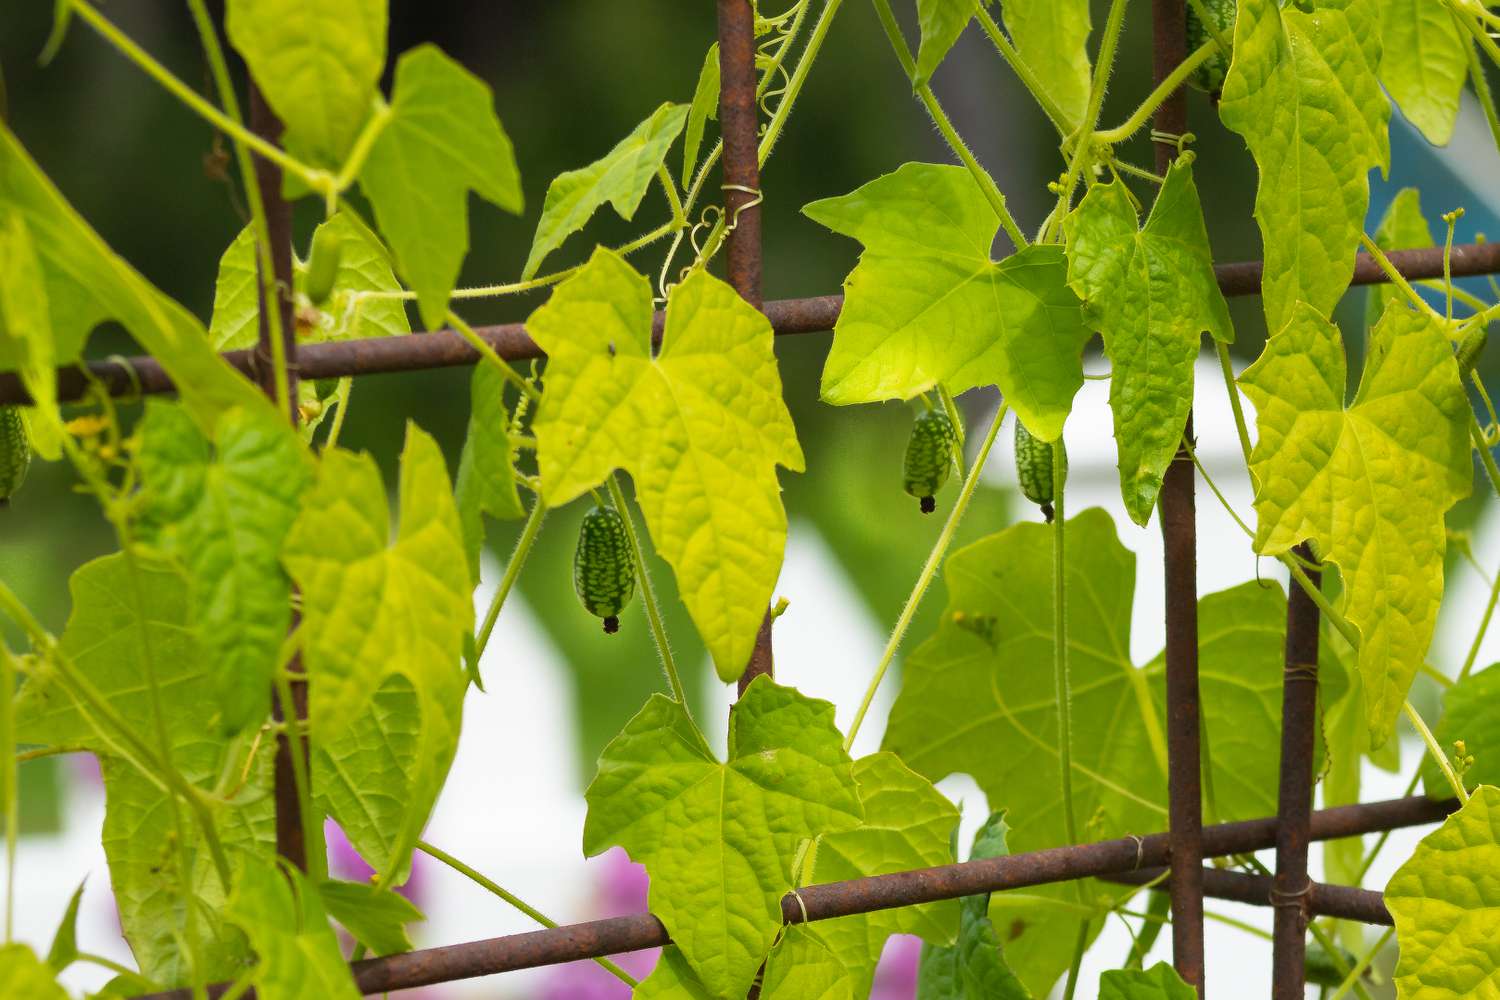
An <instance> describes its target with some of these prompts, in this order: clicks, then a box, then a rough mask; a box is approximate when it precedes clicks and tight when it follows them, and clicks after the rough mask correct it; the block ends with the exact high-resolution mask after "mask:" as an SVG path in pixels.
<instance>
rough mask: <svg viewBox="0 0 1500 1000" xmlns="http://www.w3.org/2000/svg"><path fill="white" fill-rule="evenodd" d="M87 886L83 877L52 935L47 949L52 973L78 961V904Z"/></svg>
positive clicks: (86, 880)
mask: <svg viewBox="0 0 1500 1000" xmlns="http://www.w3.org/2000/svg"><path fill="white" fill-rule="evenodd" d="M87 884H88V878H87V877H85V878H84V880H83V881H82V882H79V883H78V888H77V889H74V890H73V896H72V898H70V899H69V900H68V908H67V909H66V910H64V911H63V918H62V923H60V924H58V925H57V933H56V934H54V935H52V947H51V948H49V949H47V964H48V965H49V966H51V967H52V971H53V972H61V971H62V970H64V969H66V968H67V967H68V966H70V965H72V964H73V963H74V962H75V961H77V959H78V904H79V903H81V902H82V901H83V887H84V886H85V885H87Z"/></svg>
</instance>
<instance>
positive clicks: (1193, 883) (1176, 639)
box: [1151, 0, 1204, 997]
mask: <svg viewBox="0 0 1500 1000" xmlns="http://www.w3.org/2000/svg"><path fill="white" fill-rule="evenodd" d="M1186 16H1187V15H1186V11H1185V9H1184V3H1183V0H1152V3H1151V28H1152V41H1153V49H1152V52H1153V56H1152V68H1151V73H1152V80H1153V82H1155V83H1158V84H1159V83H1161V81H1162V80H1164V79H1165V78H1166V77H1167V76H1169V75H1171V73H1172V71H1173V70H1174V69H1176V68H1177V67H1178V66H1179V65H1181V63H1182V61H1183V59H1184V58H1186V56H1187V33H1186V32H1187V21H1186ZM1186 98H1187V95H1186V94H1185V93H1184V92H1183V90H1182V88H1180V87H1179V88H1178V89H1177V90H1176V91H1175V92H1174V93H1173V94H1172V96H1170V97H1168V98H1167V99H1166V100H1165V101H1163V102H1162V104H1161V106H1160V107H1158V108H1157V109H1156V117H1155V129H1156V131H1157V132H1160V133H1164V134H1165V135H1169V136H1178V135H1182V134H1184V133H1185V132H1187V99H1186ZM1155 145H1156V172H1157V173H1159V174H1165V173H1166V172H1167V170H1168V169H1170V168H1171V166H1172V161H1173V160H1174V159H1175V158H1176V155H1177V147H1176V145H1175V144H1172V143H1169V142H1164V141H1162V140H1161V139H1158V140H1157V141H1156V144H1155ZM1183 437H1184V440H1185V441H1190V440H1192V438H1193V414H1192V411H1191V410H1189V411H1188V417H1187V424H1186V426H1185V427H1184V428H1183ZM1193 490H1194V482H1193V462H1192V457H1191V456H1190V455H1189V454H1188V451H1187V448H1186V447H1185V446H1179V448H1178V449H1177V454H1176V456H1175V457H1174V458H1173V460H1172V463H1171V464H1170V465H1169V466H1168V467H1167V472H1166V475H1165V476H1164V477H1163V478H1162V486H1161V494H1160V504H1161V534H1162V542H1163V548H1162V559H1163V569H1164V576H1165V581H1166V598H1167V603H1166V627H1167V648H1166V674H1167V828H1168V832H1169V834H1170V836H1171V838H1172V856H1171V861H1170V866H1171V869H1172V879H1171V889H1170V896H1171V899H1172V964H1173V965H1174V966H1175V967H1176V968H1177V972H1178V974H1179V975H1181V976H1182V978H1183V981H1184V982H1186V983H1187V984H1188V985H1189V986H1192V987H1193V988H1195V989H1196V990H1197V991H1198V995H1199V996H1200V997H1202V996H1203V995H1204V971H1203V766H1202V762H1201V758H1200V754H1201V749H1202V748H1201V729H1200V726H1201V720H1200V717H1199V703H1198V526H1197V511H1196V502H1195V499H1194V496H1193Z"/></svg>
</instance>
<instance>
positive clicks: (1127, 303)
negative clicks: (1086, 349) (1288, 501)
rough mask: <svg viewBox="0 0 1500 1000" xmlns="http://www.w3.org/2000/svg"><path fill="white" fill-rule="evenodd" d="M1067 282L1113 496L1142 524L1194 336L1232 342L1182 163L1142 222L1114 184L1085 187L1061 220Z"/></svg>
mask: <svg viewBox="0 0 1500 1000" xmlns="http://www.w3.org/2000/svg"><path fill="white" fill-rule="evenodd" d="M1063 227H1064V230H1065V232H1066V233H1067V238H1068V280H1069V282H1070V283H1071V284H1072V286H1073V288H1074V290H1075V291H1077V292H1078V294H1079V295H1080V296H1081V297H1082V298H1083V300H1084V312H1085V315H1087V316H1088V318H1089V320H1090V322H1091V323H1092V324H1093V325H1094V328H1095V329H1097V330H1098V331H1099V332H1100V333H1101V334H1103V335H1104V348H1105V351H1107V352H1108V354H1109V359H1110V363H1111V365H1112V372H1111V376H1110V383H1109V405H1110V409H1111V410H1113V411H1114V417H1115V443H1116V445H1117V446H1118V448H1119V452H1120V463H1119V468H1120V493H1121V495H1122V496H1123V497H1124V500H1125V509H1126V510H1127V511H1128V512H1129V514H1130V518H1131V520H1133V521H1135V522H1136V523H1137V524H1140V525H1144V524H1145V523H1146V522H1147V521H1148V520H1150V518H1151V512H1152V510H1153V509H1155V507H1156V496H1157V494H1158V493H1159V492H1160V491H1161V482H1162V477H1163V476H1164V475H1165V474H1166V471H1167V466H1168V465H1170V464H1171V462H1172V458H1173V456H1175V455H1176V454H1177V449H1178V446H1179V445H1180V444H1181V443H1182V433H1183V430H1184V429H1185V427H1186V425H1187V418H1188V414H1189V413H1191V412H1192V407H1193V363H1194V362H1195V361H1196V360H1197V357H1198V351H1199V347H1200V345H1201V336H1202V334H1203V333H1204V332H1207V333H1210V334H1212V335H1213V337H1214V339H1216V340H1218V341H1221V342H1223V343H1229V342H1231V341H1233V340H1234V328H1233V326H1232V325H1231V324H1230V321H1229V306H1228V304H1227V303H1226V302H1225V301H1224V295H1223V293H1222V292H1220V291H1219V285H1218V281H1217V280H1216V279H1215V277H1214V267H1213V255H1212V253H1211V252H1210V251H1209V246H1208V231H1207V230H1206V229H1205V228H1204V225H1203V206H1202V205H1201V204H1200V203H1199V200H1198V188H1197V186H1196V185H1195V184H1194V183H1193V168H1192V161H1191V160H1189V159H1187V158H1183V159H1180V160H1178V161H1176V163H1174V164H1173V165H1172V166H1171V167H1170V168H1169V169H1168V170H1167V178H1166V182H1165V183H1164V184H1163V185H1162V187H1161V190H1160V192H1159V193H1158V194H1157V196H1156V202H1155V203H1154V204H1153V205H1152V206H1151V214H1150V215H1149V216H1148V217H1147V218H1146V224H1145V225H1144V226H1143V227H1141V228H1140V229H1139V230H1137V229H1136V208H1135V201H1134V199H1133V197H1132V196H1131V194H1130V193H1129V192H1128V191H1127V190H1126V189H1125V184H1124V182H1123V181H1120V180H1118V179H1117V180H1113V181H1110V182H1109V183H1108V184H1095V185H1094V186H1093V187H1092V188H1090V189H1089V192H1088V194H1087V195H1086V196H1084V199H1083V201H1082V202H1080V203H1079V205H1078V207H1077V208H1075V209H1074V210H1073V211H1072V212H1071V213H1070V214H1069V215H1068V217H1067V218H1066V219H1065V220H1064V222H1063Z"/></svg>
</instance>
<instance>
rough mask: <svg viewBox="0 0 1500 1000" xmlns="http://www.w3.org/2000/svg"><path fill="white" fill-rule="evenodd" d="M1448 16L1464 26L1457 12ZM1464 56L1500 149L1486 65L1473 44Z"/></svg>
mask: <svg viewBox="0 0 1500 1000" xmlns="http://www.w3.org/2000/svg"><path fill="white" fill-rule="evenodd" d="M1448 14H1449V16H1450V17H1452V18H1453V19H1454V20H1455V21H1457V22H1459V24H1460V26H1464V25H1463V18H1462V17H1461V16H1460V15H1459V13H1458V12H1457V11H1455V10H1453V9H1451V8H1450V9H1449V11H1448ZM1464 27H1466V26H1464ZM1466 30H1467V29H1466ZM1464 55H1465V56H1466V57H1467V58H1468V62H1469V82H1470V83H1472V84H1473V85H1474V94H1475V96H1477V97H1478V98H1479V106H1480V107H1481V108H1483V109H1484V120H1485V121H1486V122H1488V123H1489V126H1490V138H1492V139H1493V140H1494V141H1495V148H1496V149H1500V113H1497V112H1496V110H1495V95H1494V93H1493V92H1492V91H1491V90H1490V81H1489V79H1488V77H1487V75H1486V74H1485V70H1484V64H1483V63H1481V62H1480V61H1479V53H1478V51H1476V50H1475V48H1474V43H1473V42H1470V43H1469V44H1467V45H1465V46H1464Z"/></svg>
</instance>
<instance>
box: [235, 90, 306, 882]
mask: <svg viewBox="0 0 1500 1000" xmlns="http://www.w3.org/2000/svg"><path fill="white" fill-rule="evenodd" d="M250 128H251V129H252V130H253V131H254V132H255V134H256V135H259V136H260V137H261V138H263V139H268V140H270V141H271V142H277V141H279V140H280V138H281V121H280V120H279V119H278V118H277V117H276V114H275V112H273V111H272V110H271V107H270V105H268V104H267V103H266V99H265V97H264V96H263V95H262V94H261V92H260V88H259V87H257V86H256V85H255V84H254V83H253V82H252V83H251V84H250ZM255 186H256V187H257V188H258V189H259V192H260V200H261V203H262V205H263V206H264V210H265V215H266V229H267V236H268V237H269V239H270V243H271V270H272V272H273V274H274V276H275V279H276V293H277V294H276V301H275V303H274V306H273V305H272V304H271V303H267V302H266V297H265V291H264V286H263V285H261V286H260V287H261V291H260V295H259V302H260V320H259V323H260V327H259V329H260V334H259V339H258V342H257V344H256V347H255V350H254V351H253V352H252V357H253V358H254V371H255V374H256V381H257V382H258V383H259V385H260V387H261V389H262V390H263V391H264V392H265V394H266V395H267V396H270V397H271V399H272V400H275V399H276V398H277V391H278V389H279V388H280V387H279V386H278V385H277V384H276V382H277V372H276V366H275V364H274V363H273V361H272V359H273V358H274V356H275V355H274V354H273V353H272V347H273V344H272V340H271V322H270V309H271V308H275V310H276V313H277V316H278V318H279V321H280V327H281V329H280V333H281V344H282V349H283V350H284V351H285V355H284V356H285V358H286V386H285V392H286V398H287V406H288V408H289V411H290V412H288V414H287V419H288V420H290V421H291V422H292V423H293V424H296V422H297V335H296V327H295V325H294V323H293V316H292V206H291V205H290V204H288V203H287V200H286V199H285V198H284V197H282V194H281V168H280V167H278V166H276V164H274V163H271V162H270V161H269V160H266V159H264V158H263V157H260V156H256V157H255ZM259 261H260V257H259V255H257V257H256V266H257V270H258V269H259ZM288 669H289V670H290V671H291V672H292V675H293V679H292V681H291V683H290V685H288V690H289V692H290V693H291V697H292V704H291V705H290V706H288V705H284V704H282V701H281V696H280V695H279V694H278V693H277V692H276V691H274V690H273V691H272V692H271V713H272V716H273V717H274V718H275V719H276V721H277V722H282V721H284V720H285V718H286V717H287V715H289V714H290V715H291V716H292V718H294V719H296V720H298V721H299V722H300V721H301V720H303V719H306V718H307V681H306V680H305V679H303V678H304V677H305V675H304V674H303V673H302V666H301V656H300V654H299V655H298V656H296V657H294V658H293V660H292V662H291V663H289V664H288ZM303 748H304V753H303V758H302V761H301V764H302V771H303V773H304V774H309V775H310V774H311V773H312V769H311V768H310V767H308V766H307V765H308V757H307V755H306V753H305V746H304V747H303ZM294 752H295V751H294V749H293V744H292V741H291V739H290V738H289V737H288V735H287V732H286V728H285V727H282V729H281V730H280V731H279V732H278V733H277V734H276V755H275V758H274V761H273V763H272V777H271V783H272V795H273V798H274V800H275V804H276V853H277V854H279V855H281V856H282V857H283V858H286V859H287V860H288V861H290V862H291V863H292V864H294V865H296V866H297V867H298V868H300V869H301V870H302V871H307V846H308V845H307V838H306V837H305V836H304V835H303V825H302V799H301V798H300V797H299V796H298V795H297V776H296V767H297V763H296V762H294V761H293V759H292V754H293V753H294Z"/></svg>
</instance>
